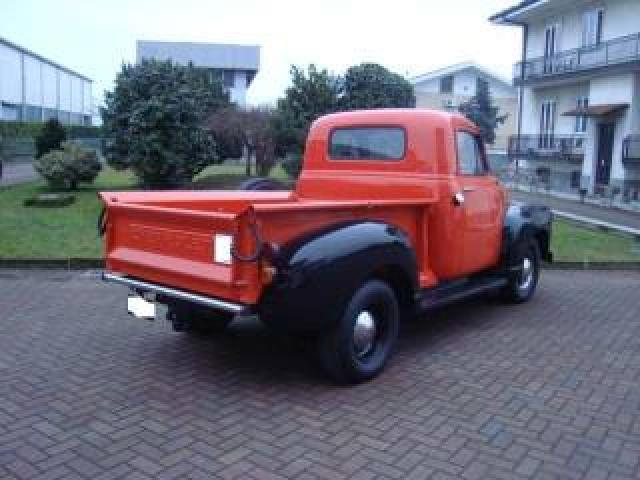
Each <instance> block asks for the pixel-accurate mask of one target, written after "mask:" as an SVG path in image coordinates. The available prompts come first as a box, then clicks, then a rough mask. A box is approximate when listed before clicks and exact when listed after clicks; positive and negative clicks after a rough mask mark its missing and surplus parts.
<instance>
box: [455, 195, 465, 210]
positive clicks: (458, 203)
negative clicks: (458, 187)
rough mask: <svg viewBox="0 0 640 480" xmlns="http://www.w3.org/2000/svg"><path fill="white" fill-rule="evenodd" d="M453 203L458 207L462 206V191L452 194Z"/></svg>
mask: <svg viewBox="0 0 640 480" xmlns="http://www.w3.org/2000/svg"><path fill="white" fill-rule="evenodd" d="M453 204H454V205H455V206H456V207H460V206H462V205H463V204H464V193H462V192H456V193H455V194H454V195H453Z"/></svg>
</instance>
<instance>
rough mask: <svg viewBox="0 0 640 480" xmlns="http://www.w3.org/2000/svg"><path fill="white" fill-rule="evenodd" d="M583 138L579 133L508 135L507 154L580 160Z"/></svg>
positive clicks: (531, 157) (582, 151)
mask: <svg viewBox="0 0 640 480" xmlns="http://www.w3.org/2000/svg"><path fill="white" fill-rule="evenodd" d="M584 143H585V138H584V137H581V136H579V135H554V134H543V135H520V137H518V136H517V135H514V136H511V137H509V146H508V153H509V156H526V157H527V158H530V159H532V160H533V159H545V158H546V159H550V158H562V159H565V160H569V161H578V162H580V161H582V158H583V157H584Z"/></svg>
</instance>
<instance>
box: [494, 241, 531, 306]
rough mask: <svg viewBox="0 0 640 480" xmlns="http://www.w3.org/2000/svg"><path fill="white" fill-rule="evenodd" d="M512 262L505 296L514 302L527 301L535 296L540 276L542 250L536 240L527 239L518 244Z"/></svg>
mask: <svg viewBox="0 0 640 480" xmlns="http://www.w3.org/2000/svg"><path fill="white" fill-rule="evenodd" d="M510 264H511V267H510V268H511V271H510V272H509V274H508V275H509V276H508V280H509V283H508V284H507V286H506V287H505V288H504V292H503V293H504V296H505V298H506V299H507V300H508V301H510V302H512V303H523V302H526V301H527V300H529V299H530V298H531V297H533V294H534V293H535V291H536V287H537V286H538V278H539V277H540V251H539V249H538V245H537V244H536V242H534V241H533V240H525V241H523V242H522V243H521V244H519V245H517V246H516V247H515V250H514V252H513V255H512V257H511V262H510Z"/></svg>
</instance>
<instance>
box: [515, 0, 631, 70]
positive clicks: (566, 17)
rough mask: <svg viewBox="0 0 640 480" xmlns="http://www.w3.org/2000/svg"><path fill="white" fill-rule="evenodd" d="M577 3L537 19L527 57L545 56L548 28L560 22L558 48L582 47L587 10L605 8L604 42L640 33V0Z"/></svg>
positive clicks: (604, 0) (532, 25) (602, 0)
mask: <svg viewBox="0 0 640 480" xmlns="http://www.w3.org/2000/svg"><path fill="white" fill-rule="evenodd" d="M576 4H578V5H576V6H573V7H571V8H570V9H568V10H566V11H564V12H560V13H554V14H549V15H548V16H546V17H543V18H541V19H538V20H536V21H533V22H532V23H531V24H530V25H529V39H528V45H527V58H529V59H532V58H536V57H541V56H543V55H544V45H545V28H546V26H547V25H550V24H554V23H555V24H558V25H559V27H560V29H559V35H558V51H559V52H562V51H565V50H571V49H574V48H579V47H581V46H582V30H583V15H584V13H585V12H586V11H587V10H590V9H593V8H596V7H603V8H604V25H603V31H602V39H603V41H607V40H611V39H613V38H618V37H623V36H626V35H631V34H635V33H638V32H640V21H639V19H640V1H638V0H600V1H585V2H576Z"/></svg>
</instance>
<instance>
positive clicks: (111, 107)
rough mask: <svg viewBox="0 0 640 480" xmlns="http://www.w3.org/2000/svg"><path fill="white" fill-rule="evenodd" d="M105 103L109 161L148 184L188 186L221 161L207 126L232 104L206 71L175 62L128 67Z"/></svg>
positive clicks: (124, 66)
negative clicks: (213, 164) (214, 113)
mask: <svg viewBox="0 0 640 480" xmlns="http://www.w3.org/2000/svg"><path fill="white" fill-rule="evenodd" d="M105 104H106V106H105V108H104V109H103V110H102V119H103V122H104V135H105V138H106V142H105V144H106V145H105V156H106V157H107V161H108V163H109V164H110V165H111V166H113V167H114V168H117V169H126V168H131V169H132V170H133V172H134V173H135V175H136V176H137V177H138V178H139V179H140V180H141V181H142V182H143V184H145V185H148V186H161V185H172V184H181V183H184V182H188V181H190V180H191V179H192V177H193V176H194V175H196V174H197V173H198V172H200V171H201V170H202V169H204V168H205V167H206V166H208V165H210V164H212V163H215V162H216V161H217V160H218V157H217V155H216V151H215V142H214V139H213V137H212V136H211V133H210V132H209V130H208V129H207V125H206V123H207V119H208V118H209V116H210V114H211V113H212V112H214V111H216V110H217V109H219V108H222V107H224V106H226V105H228V104H229V100H228V97H227V94H226V93H225V92H224V90H223V87H222V84H221V82H220V80H219V79H216V78H211V77H210V76H209V75H207V72H205V71H201V70H197V69H196V68H194V67H193V66H192V65H188V66H180V65H176V64H174V63H172V62H171V61H157V60H143V61H142V62H141V63H140V64H138V65H123V66H122V70H121V71H120V73H118V75H117V77H116V85H115V89H114V91H113V92H107V93H106V95H105Z"/></svg>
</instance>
